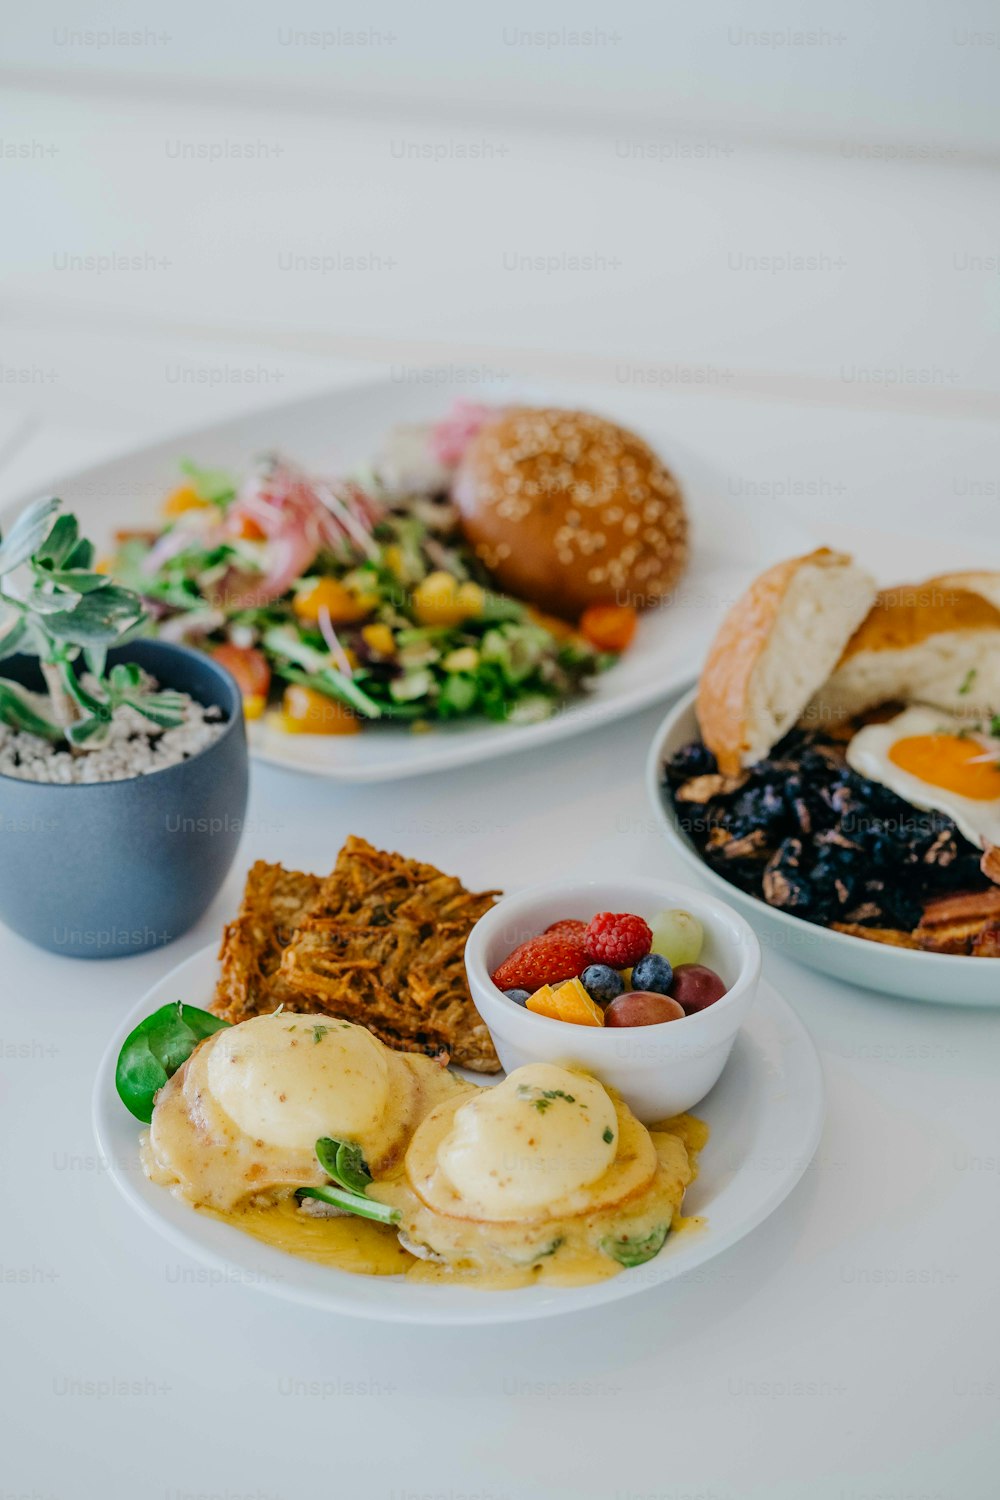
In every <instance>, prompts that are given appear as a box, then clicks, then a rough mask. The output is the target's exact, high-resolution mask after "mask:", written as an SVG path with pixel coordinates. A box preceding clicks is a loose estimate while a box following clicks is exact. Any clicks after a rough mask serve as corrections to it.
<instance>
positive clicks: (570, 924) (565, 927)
mask: <svg viewBox="0 0 1000 1500" xmlns="http://www.w3.org/2000/svg"><path fill="white" fill-rule="evenodd" d="M586 930H587V924H586V922H581V921H579V920H578V919H577V918H576V917H564V918H563V920H562V921H561V922H553V923H552V925H551V927H546V929H545V936H546V937H548V935H549V933H550V932H556V933H558V934H559V936H560V937H578V938H579V939H580V940H581V942H582V941H583V934H584V933H585V932H586Z"/></svg>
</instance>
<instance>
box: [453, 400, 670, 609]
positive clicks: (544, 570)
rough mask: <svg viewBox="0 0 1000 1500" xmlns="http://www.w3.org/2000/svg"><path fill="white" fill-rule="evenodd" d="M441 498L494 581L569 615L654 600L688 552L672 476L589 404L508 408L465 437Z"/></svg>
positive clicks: (667, 586) (631, 436)
mask: <svg viewBox="0 0 1000 1500" xmlns="http://www.w3.org/2000/svg"><path fill="white" fill-rule="evenodd" d="M452 497H453V499H454V501H455V503H456V505H457V507H458V510H459V513H460V515H461V518H462V525H463V528H464V530H465V534H466V536H467V537H468V539H469V541H470V542H471V544H472V546H473V547H474V549H475V551H476V553H477V555H478V556H479V557H480V559H481V560H482V562H483V563H484V564H485V565H486V567H487V568H489V570H490V572H491V573H492V574H493V575H494V577H495V578H496V579H497V582H498V583H499V584H500V586H501V587H502V588H504V589H506V590H508V591H509V592H510V593H512V594H514V595H516V596H517V597H518V598H521V599H525V600H527V601H528V602H529V603H531V604H536V605H539V606H540V607H541V608H542V609H545V610H547V611H548V612H550V613H552V614H556V615H562V616H563V617H564V618H565V619H568V620H576V619H578V618H579V616H580V614H581V613H582V611H583V610H585V609H586V608H587V606H588V605H591V604H602V603H611V602H613V603H618V604H631V605H633V606H634V607H635V608H637V609H645V608H647V607H648V606H650V605H653V604H658V603H659V602H660V601H661V600H662V599H663V598H664V596H665V595H666V594H667V593H668V592H669V591H670V589H671V588H672V587H673V586H674V584H675V583H676V582H677V579H678V578H679V577H680V574H681V572H682V571H683V569H684V566H685V564H686V562H687V555H688V547H687V517H686V515H685V511H684V504H683V501H682V499H681V494H680V490H679V488H678V485H677V483H676V481H675V480H674V478H673V476H672V475H671V474H670V472H669V470H667V469H666V468H665V467H664V466H663V464H661V462H660V460H659V459H658V458H657V456H656V454H655V453H654V452H653V450H652V449H651V448H650V447H649V446H648V445H647V444H646V443H644V442H643V441H642V439H641V438H639V437H636V436H635V434H634V433H631V432H628V431H626V430H625V428H623V427H618V426H617V425H616V424H615V423H614V422H608V421H606V420H605V419H604V418H603V417H595V416H592V415H591V414H590V413H588V412H579V411H560V410H556V409H553V408H532V407H513V408H508V409H507V410H506V411H504V412H502V413H501V414H500V415H499V416H498V417H497V418H496V419H495V420H494V421H491V422H488V423H487V424H486V425H485V426H484V427H483V428H482V429H481V430H480V431H479V432H478V433H477V435H476V436H475V437H474V438H473V439H472V442H471V443H470V444H469V446H468V448H467V449H466V451H465V454H464V456H463V458H462V460H461V462H460V464H459V467H458V470H457V471H456V474H455V478H454V481H453V485H452Z"/></svg>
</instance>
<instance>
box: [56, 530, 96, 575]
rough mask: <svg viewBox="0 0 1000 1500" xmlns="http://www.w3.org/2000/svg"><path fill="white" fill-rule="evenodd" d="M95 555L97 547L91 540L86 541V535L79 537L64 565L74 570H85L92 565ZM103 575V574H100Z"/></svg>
mask: <svg viewBox="0 0 1000 1500" xmlns="http://www.w3.org/2000/svg"><path fill="white" fill-rule="evenodd" d="M96 556H97V548H96V547H95V546H94V544H93V542H88V541H87V539H86V537H81V538H80V540H79V541H78V542H77V544H76V546H75V547H74V548H73V550H72V552H71V553H70V555H69V557H67V559H66V561H65V564H64V566H65V567H67V568H70V569H72V570H74V571H76V570H82V571H83V572H87V571H88V570H89V569H90V568H92V567H93V566H94V558H95V557H96ZM101 576H102V577H103V574H102V575H101Z"/></svg>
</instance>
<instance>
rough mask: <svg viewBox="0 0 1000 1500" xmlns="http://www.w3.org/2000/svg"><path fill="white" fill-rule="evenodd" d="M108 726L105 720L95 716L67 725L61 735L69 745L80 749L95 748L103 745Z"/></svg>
mask: <svg viewBox="0 0 1000 1500" xmlns="http://www.w3.org/2000/svg"><path fill="white" fill-rule="evenodd" d="M108 729H109V724H108V720H107V719H100V718H98V717H97V716H96V715H94V716H93V717H91V718H87V719H76V720H74V722H73V723H72V724H67V726H66V728H65V730H64V731H63V733H64V734H65V736H66V738H67V739H68V740H69V742H70V744H71V745H76V746H78V747H82V746H84V745H90V746H96V745H100V744H103V742H104V741H105V740H106V739H107V737H108Z"/></svg>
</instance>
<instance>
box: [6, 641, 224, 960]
mask: <svg viewBox="0 0 1000 1500" xmlns="http://www.w3.org/2000/svg"><path fill="white" fill-rule="evenodd" d="M109 660H110V661H111V662H115V661H134V662H137V663H138V665H139V666H141V667H144V668H145V669H146V671H148V672H150V673H151V674H152V675H153V676H154V677H155V678H156V679H157V681H158V682H159V683H160V685H161V687H165V688H174V689H176V690H178V691H180V692H185V693H190V695H191V697H192V698H196V699H197V700H198V702H199V703H203V704H206V705H209V704H214V705H216V706H217V707H219V708H221V709H222V711H223V713H224V714H225V716H226V721H227V722H226V728H225V730H224V732H223V733H222V734H221V735H220V736H219V738H218V739H217V740H216V741H215V743H214V744H212V745H210V746H209V748H208V749H207V750H203V751H202V752H201V754H200V755H196V756H194V757H193V758H192V759H191V760H188V761H183V762H182V763H181V764H180V765H177V766H170V767H169V768H168V769H166V770H163V771H155V772H153V773H152V774H151V775H149V776H133V777H131V778H130V779H129V780H127V781H106V782H99V783H96V784H95V785H92V786H91V785H80V786H63V785H50V784H47V783H39V782H35V781H20V780H18V779H17V778H16V777H13V776H3V775H0V919H2V920H3V921H4V922H6V923H7V925H8V926H9V927H12V928H13V929H14V931H15V932H18V933H20V934H21V936H22V937H26V938H28V939H29V940H30V941H31V942H33V943H37V944H38V946H39V947H40V948H47V949H49V950H50V952H52V953H63V954H66V955H68V956H70V957H73V958H117V957H120V956H122V955H124V954H129V953H143V952H145V951H146V949H148V948H158V947H160V946H162V945H163V944H164V943H170V942H172V941H173V940H174V938H176V937H179V936H180V934H181V933H182V932H184V931H185V930H186V929H187V928H188V927H190V926H191V924H192V923H193V922H195V921H197V919H198V917H200V916H201V914H202V912H203V911H204V910H205V908H206V907H207V906H208V905H209V903H210V902H211V900H212V898H213V897H214V895H215V893H216V891H217V890H218V889H219V887H220V885H221V884H222V882H223V880H224V879H225V878H226V875H227V873H228V871H229V867H230V865H231V864H232V862H233V857H234V855H235V853H236V846H237V844H238V843H239V839H240V834H241V833H242V830H243V818H244V814H245V812H246V802H247V780H248V772H247V746H246V731H245V728H244V724H243V706H242V702H241V699H240V694H239V689H238V688H237V686H236V683H235V682H234V681H233V679H232V677H230V675H229V673H228V672H226V671H225V670H224V669H223V668H222V667H220V666H217V665H216V663H215V662H213V661H211V660H210V658H209V657H207V656H204V655H203V654H202V653H201V652H198V651H192V650H190V649H189V648H188V647H186V646H175V645H172V644H171V643H169V642H167V641H136V642H134V643H133V644H132V645H130V646H126V647H123V648H122V649H121V650H118V651H113V652H111V654H110V657H109ZM0 673H2V675H3V676H4V677H8V678H10V679H11V680H13V681H16V682H20V683H23V684H24V685H25V686H26V687H29V688H34V689H36V690H40V689H41V688H42V686H43V684H42V677H41V672H40V669H39V666H38V663H37V661H35V660H34V659H33V658H30V657H21V656H12V657H9V658H8V659H7V660H6V661H4V662H3V663H0Z"/></svg>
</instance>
